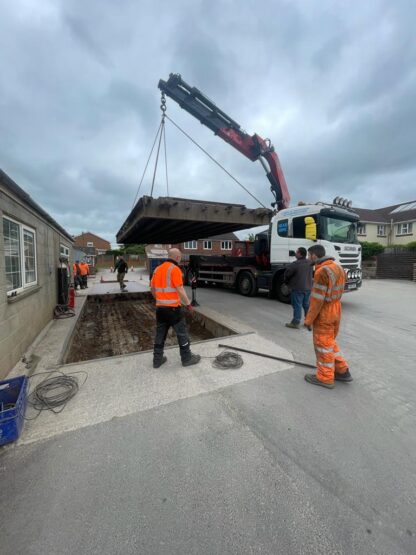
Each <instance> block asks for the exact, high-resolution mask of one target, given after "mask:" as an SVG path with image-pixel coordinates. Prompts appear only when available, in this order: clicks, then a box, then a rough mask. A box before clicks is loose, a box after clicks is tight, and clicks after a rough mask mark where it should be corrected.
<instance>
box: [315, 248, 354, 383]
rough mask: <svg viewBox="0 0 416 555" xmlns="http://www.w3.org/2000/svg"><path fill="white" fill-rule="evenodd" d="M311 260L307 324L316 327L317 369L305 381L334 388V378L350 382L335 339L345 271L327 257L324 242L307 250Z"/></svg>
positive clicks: (349, 375) (348, 373)
mask: <svg viewBox="0 0 416 555" xmlns="http://www.w3.org/2000/svg"><path fill="white" fill-rule="evenodd" d="M308 252H309V259H310V260H311V261H312V262H314V263H315V275H314V279H313V286H312V293H311V303H310V307H309V310H308V313H307V315H306V318H305V326H306V327H307V328H308V329H309V330H311V329H313V345H314V347H315V353H316V365H317V371H316V375H315V374H306V375H305V380H306V381H307V382H309V383H311V384H314V385H321V386H323V387H327V388H329V389H332V388H333V387H334V380H337V381H340V382H351V381H352V376H351V374H350V371H349V369H348V363H347V361H346V360H345V358H344V357H343V356H342V354H341V352H340V350H339V347H338V345H337V342H336V337H337V335H338V330H339V324H340V321H341V297H342V294H343V292H344V285H345V272H344V270H343V268H341V266H339V264H337V263H336V262H335V260H334V259H333V258H331V257H330V256H325V248H324V247H323V246H322V245H313V246H312V247H310V248H309V249H308Z"/></svg>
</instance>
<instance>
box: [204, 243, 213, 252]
mask: <svg viewBox="0 0 416 555" xmlns="http://www.w3.org/2000/svg"><path fill="white" fill-rule="evenodd" d="M204 249H205V250H208V251H210V250H211V249H212V241H204Z"/></svg>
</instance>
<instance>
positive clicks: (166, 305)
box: [150, 249, 201, 368]
mask: <svg viewBox="0 0 416 555" xmlns="http://www.w3.org/2000/svg"><path fill="white" fill-rule="evenodd" d="M168 256H169V258H168V259H167V260H166V261H165V262H163V264H161V265H160V266H158V267H157V268H156V270H155V271H154V273H153V276H152V280H151V282H150V286H151V289H152V295H153V297H154V298H155V300H156V337H155V345H154V350H153V368H159V367H160V366H162V364H164V363H165V362H166V361H167V358H166V357H165V356H163V350H164V346H165V341H166V336H167V334H168V331H169V328H170V327H171V326H172V327H173V329H174V331H175V333H176V337H177V338H178V343H179V351H180V355H181V360H182V366H191V365H192V364H197V363H198V362H199V361H200V360H201V357H200V355H195V354H193V353H192V352H191V348H190V343H189V336H188V331H187V329H186V322H185V317H184V313H183V309H182V307H181V304H184V305H185V307H186V309H187V310H189V311H192V310H193V309H192V305H191V302H190V300H189V298H188V295H187V294H186V291H185V289H184V287H183V278H182V270H181V269H180V268H179V262H180V261H181V258H182V253H181V251H180V250H179V249H169V252H168Z"/></svg>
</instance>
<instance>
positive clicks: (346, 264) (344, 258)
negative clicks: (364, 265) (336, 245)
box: [339, 252, 360, 270]
mask: <svg viewBox="0 0 416 555" xmlns="http://www.w3.org/2000/svg"><path fill="white" fill-rule="evenodd" d="M339 262H340V264H341V266H342V267H343V268H345V269H346V270H355V269H356V268H359V267H360V265H359V262H360V254H359V253H350V252H348V253H347V252H340V253H339Z"/></svg>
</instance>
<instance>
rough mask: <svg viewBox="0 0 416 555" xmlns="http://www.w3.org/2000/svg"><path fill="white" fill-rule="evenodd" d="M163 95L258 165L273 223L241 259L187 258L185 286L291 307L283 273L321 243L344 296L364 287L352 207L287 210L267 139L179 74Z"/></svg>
mask: <svg viewBox="0 0 416 555" xmlns="http://www.w3.org/2000/svg"><path fill="white" fill-rule="evenodd" d="M158 86H159V89H160V90H161V91H162V94H163V95H167V96H169V97H170V98H172V99H173V100H175V101H176V102H177V103H178V104H179V105H180V107H181V108H183V109H184V110H185V111H187V112H188V113H189V114H191V115H192V116H194V117H195V118H196V119H198V120H199V121H200V122H201V123H202V124H203V125H205V126H207V127H208V128H209V129H211V130H212V131H213V132H214V133H215V134H216V135H218V136H219V137H221V138H222V139H223V140H225V141H226V142H228V143H229V144H230V145H231V146H233V147H234V148H236V149H237V150H238V151H239V152H241V153H242V154H243V155H244V156H246V157H247V158H249V159H250V160H252V161H257V160H258V161H260V162H261V164H262V166H263V168H264V170H265V171H266V175H267V179H268V180H269V183H270V190H271V192H272V195H273V197H274V201H273V202H272V203H271V205H272V207H273V211H271V214H272V215H271V220H270V225H269V228H268V230H266V231H263V232H261V233H258V234H257V235H256V236H255V240H254V244H252V248H250V245H249V244H248V243H246V244H245V249H244V250H245V252H241V249H240V252H239V253H238V254H239V256H227V255H225V256H199V255H191V256H190V257H189V264H188V266H187V268H186V269H185V274H186V280H187V282H188V283H191V282H194V283H195V281H196V282H197V283H198V284H200V283H212V284H218V285H219V284H221V285H225V286H228V287H233V288H236V289H237V291H238V292H239V293H240V294H241V295H245V296H254V295H256V294H257V292H258V291H259V289H263V290H266V291H268V293H269V296H270V297H272V298H277V299H278V300H279V301H281V302H285V303H288V302H290V291H289V289H288V287H287V285H286V284H285V282H284V272H285V269H286V267H287V266H288V265H289V264H291V262H293V261H294V260H295V252H296V250H297V249H298V248H299V247H305V248H306V249H308V248H309V247H310V246H311V245H313V244H316V243H319V244H321V245H323V246H324V247H325V251H326V253H327V255H328V256H332V257H333V258H334V259H335V260H336V261H337V262H338V264H340V265H341V266H342V267H343V268H344V270H345V273H346V278H347V279H346V283H345V291H348V292H350V291H357V290H358V289H359V288H360V287H361V285H362V270H361V246H360V244H359V242H358V239H357V224H358V222H359V216H358V215H357V214H356V213H355V212H354V211H353V209H352V207H351V204H352V203H351V201H348V200H347V199H344V198H342V197H336V198H335V199H334V200H333V202H332V203H324V202H317V203H315V204H305V203H303V202H301V203H299V204H298V206H293V207H291V206H290V195H289V191H288V187H287V184H286V180H285V177H284V174H283V171H282V167H281V164H280V161H279V158H278V155H277V153H276V151H275V149H274V147H273V145H272V143H271V141H270V140H269V139H263V138H262V137H260V136H259V135H257V134H254V135H249V134H248V133H247V132H246V131H244V130H243V129H242V128H241V126H240V125H239V124H238V123H237V122H236V121H235V120H233V119H232V118H231V117H230V116H228V115H227V114H226V113H225V112H223V111H222V110H221V109H220V108H218V107H217V106H216V105H215V104H214V103H213V102H212V101H211V100H210V99H209V98H208V97H206V96H205V95H204V94H203V93H202V92H201V91H200V90H199V89H197V88H196V87H191V86H190V85H188V84H187V83H186V82H185V81H184V80H183V79H182V77H181V76H180V75H179V74H172V73H171V74H170V76H169V79H168V80H167V81H163V80H160V81H159V85H158Z"/></svg>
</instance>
